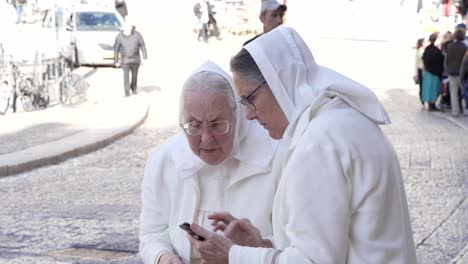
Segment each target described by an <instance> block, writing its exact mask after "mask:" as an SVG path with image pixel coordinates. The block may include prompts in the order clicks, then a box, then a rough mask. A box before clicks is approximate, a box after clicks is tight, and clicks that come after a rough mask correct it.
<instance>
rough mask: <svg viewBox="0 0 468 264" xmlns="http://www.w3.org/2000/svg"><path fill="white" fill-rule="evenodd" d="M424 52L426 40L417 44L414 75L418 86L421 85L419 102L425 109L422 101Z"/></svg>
mask: <svg viewBox="0 0 468 264" xmlns="http://www.w3.org/2000/svg"><path fill="white" fill-rule="evenodd" d="M423 52H424V38H420V39H418V41H417V42H416V60H415V62H416V63H415V64H416V67H415V68H416V71H415V74H414V77H413V78H414V81H415V83H416V84H419V100H420V101H421V103H422V105H423V107H424V102H423V100H422V76H423V71H424V63H423V61H422V55H423Z"/></svg>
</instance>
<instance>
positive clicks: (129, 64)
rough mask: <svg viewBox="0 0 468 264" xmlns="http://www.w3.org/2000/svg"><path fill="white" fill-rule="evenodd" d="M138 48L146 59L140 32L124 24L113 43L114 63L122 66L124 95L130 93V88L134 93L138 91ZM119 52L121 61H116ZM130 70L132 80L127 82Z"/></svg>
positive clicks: (139, 58) (139, 61)
mask: <svg viewBox="0 0 468 264" xmlns="http://www.w3.org/2000/svg"><path fill="white" fill-rule="evenodd" d="M140 50H141V52H142V53H143V59H145V60H146V59H147V57H148V56H147V53H146V46H145V42H144V41H143V37H142V36H141V34H140V33H139V32H138V31H136V30H135V27H134V26H133V25H131V24H127V25H125V27H124V29H123V30H122V32H120V34H119V35H117V37H116V39H115V44H114V64H115V66H116V67H119V66H120V65H121V66H122V69H123V72H124V88H125V96H129V95H130V89H131V90H132V92H133V93H134V94H137V93H138V90H137V89H138V86H137V81H138V69H139V67H140V64H141V57H140ZM119 53H120V57H121V62H120V63H119V62H118V58H119ZM130 71H131V72H132V81H131V83H129V73H130Z"/></svg>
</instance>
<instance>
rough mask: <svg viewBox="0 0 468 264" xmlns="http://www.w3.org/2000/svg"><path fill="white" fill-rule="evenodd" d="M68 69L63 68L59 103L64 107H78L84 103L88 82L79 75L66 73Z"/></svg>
mask: <svg viewBox="0 0 468 264" xmlns="http://www.w3.org/2000/svg"><path fill="white" fill-rule="evenodd" d="M68 69H69V68H68V67H65V69H64V72H65V74H64V75H63V77H62V78H61V79H60V82H59V85H60V91H59V93H60V102H61V103H62V104H64V105H69V106H73V105H78V104H81V103H84V102H85V101H86V100H87V98H86V93H87V91H88V87H89V84H88V82H87V81H86V80H85V79H84V78H83V77H81V76H80V75H78V74H76V73H73V72H70V71H68Z"/></svg>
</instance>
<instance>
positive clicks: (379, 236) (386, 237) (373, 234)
mask: <svg viewBox="0 0 468 264" xmlns="http://www.w3.org/2000/svg"><path fill="white" fill-rule="evenodd" d="M231 70H232V71H233V77H234V81H235V83H236V88H237V91H238V93H239V96H240V97H241V98H242V103H243V104H244V105H245V109H246V117H247V118H248V119H251V120H254V119H255V120H257V121H258V122H259V123H260V124H262V126H263V127H264V128H266V129H267V130H268V131H269V133H270V136H271V137H273V138H277V139H279V138H282V140H283V141H284V142H285V144H286V146H287V153H286V154H285V160H284V162H283V171H282V176H281V180H280V183H279V186H278V190H277V194H276V196H275V201H274V205H273V234H274V241H273V242H274V243H273V246H274V249H273V248H266V247H267V246H268V245H266V244H265V243H263V242H262V241H263V240H262V239H260V238H258V231H256V230H255V227H253V226H252V225H251V224H250V223H248V222H246V221H245V220H242V219H240V220H230V221H227V222H226V223H225V224H227V225H228V228H226V231H225V235H226V236H227V237H229V238H230V239H231V241H227V238H225V237H219V236H217V235H216V234H212V233H209V232H208V231H206V230H203V229H201V228H197V227H195V229H194V231H196V232H197V233H200V234H201V235H204V236H208V237H210V239H209V240H208V241H204V242H197V241H193V240H192V239H191V242H192V243H193V244H194V245H196V247H197V248H198V249H199V252H200V253H201V255H202V258H203V259H204V260H205V263H207V264H211V263H220V262H222V260H223V259H226V258H227V257H226V256H215V255H213V254H212V253H211V251H210V250H209V248H210V247H212V246H211V245H212V244H216V245H219V250H218V252H228V255H229V263H230V264H234V263H265V264H270V263H281V264H282V263H288V264H289V263H294V264H302V263H304V264H309V263H352V264H354V263H356V264H357V263H416V255H415V248H414V242H413V237H412V232H411V225H410V219H409V214H408V205H407V202H406V196H405V190H404V186H403V179H402V175H401V169H400V166H399V162H398V158H397V156H396V153H395V151H394V149H393V147H392V145H391V144H390V142H388V140H387V138H386V137H385V135H384V133H383V132H382V131H381V129H380V127H379V125H383V124H388V123H390V119H389V117H388V115H387V113H386V111H385V110H384V108H383V107H382V106H381V104H380V102H379V100H378V99H377V97H376V96H375V95H374V94H373V93H372V91H371V90H369V89H368V88H367V87H364V86H363V85H361V84H359V83H357V82H355V81H353V80H351V79H349V78H347V77H345V76H343V75H341V74H339V73H337V72H335V71H333V70H331V69H328V68H325V67H322V66H320V65H318V64H317V63H316V62H315V60H314V58H313V56H312V53H311V52H310V50H309V48H308V47H307V45H306V44H305V42H304V41H303V39H302V38H301V36H300V35H299V34H298V33H297V32H296V31H295V30H293V29H292V28H288V27H284V26H279V27H277V28H275V29H274V30H272V31H270V32H268V33H266V34H264V35H262V36H261V37H259V38H257V39H256V40H254V41H253V42H251V43H249V44H248V45H246V46H245V47H244V49H243V50H241V51H240V52H239V53H238V54H237V55H236V56H234V57H233V59H232V60H231ZM219 218H220V220H222V218H223V217H222V216H220V217H219ZM236 230H237V231H236ZM245 238H247V239H245ZM219 241H224V242H223V243H220V242H219ZM251 241H258V242H259V243H257V244H255V243H251ZM229 242H234V243H235V244H236V245H231V244H229ZM223 245H226V246H223ZM218 255H220V254H218Z"/></svg>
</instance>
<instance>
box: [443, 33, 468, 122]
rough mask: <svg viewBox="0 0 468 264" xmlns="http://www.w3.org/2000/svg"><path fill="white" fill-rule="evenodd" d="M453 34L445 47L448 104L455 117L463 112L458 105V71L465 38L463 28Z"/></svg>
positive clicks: (463, 52)
mask: <svg viewBox="0 0 468 264" xmlns="http://www.w3.org/2000/svg"><path fill="white" fill-rule="evenodd" d="M453 36H454V42H453V44H452V45H450V46H448V48H447V59H446V61H447V70H446V72H447V73H448V75H449V82H450V104H451V106H452V116H454V117H457V116H458V115H459V114H460V113H462V112H463V109H462V107H461V105H460V96H459V92H460V86H461V84H460V82H459V73H460V67H461V64H462V60H463V56H465V53H466V50H467V47H466V45H465V43H464V42H463V41H464V40H465V30H464V29H457V30H456V31H455V33H454V34H453Z"/></svg>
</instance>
